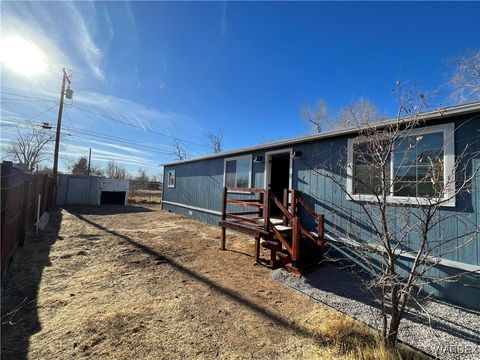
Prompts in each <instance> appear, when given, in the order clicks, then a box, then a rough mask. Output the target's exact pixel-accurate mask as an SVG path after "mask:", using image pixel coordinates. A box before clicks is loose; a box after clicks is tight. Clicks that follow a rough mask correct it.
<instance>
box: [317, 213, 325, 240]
mask: <svg viewBox="0 0 480 360" xmlns="http://www.w3.org/2000/svg"><path fill="white" fill-rule="evenodd" d="M324 220H325V219H324V215H323V214H319V215H318V225H317V234H318V242H319V244H318V245H320V246H323V245H324V244H325V224H324Z"/></svg>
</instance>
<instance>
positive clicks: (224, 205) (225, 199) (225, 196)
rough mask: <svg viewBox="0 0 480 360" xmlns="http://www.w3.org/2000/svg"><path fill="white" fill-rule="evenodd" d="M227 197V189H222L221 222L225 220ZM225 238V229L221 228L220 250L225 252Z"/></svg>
mask: <svg viewBox="0 0 480 360" xmlns="http://www.w3.org/2000/svg"><path fill="white" fill-rule="evenodd" d="M227 196H228V188H227V187H224V188H223V194H222V206H221V208H222V209H221V211H222V221H225V219H226V218H227V214H226V213H227ZM226 237H227V229H226V228H224V227H222V236H221V239H220V250H222V251H224V250H225V242H226Z"/></svg>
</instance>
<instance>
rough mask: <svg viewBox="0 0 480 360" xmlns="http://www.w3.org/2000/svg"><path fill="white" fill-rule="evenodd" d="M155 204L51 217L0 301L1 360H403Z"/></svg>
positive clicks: (20, 256) (246, 248)
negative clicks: (0, 316)
mask: <svg viewBox="0 0 480 360" xmlns="http://www.w3.org/2000/svg"><path fill="white" fill-rule="evenodd" d="M219 236H220V231H219V229H217V228H215V227H212V226H208V225H206V224H202V223H199V222H195V221H192V220H189V219H185V218H182V217H180V216H177V215H174V214H171V213H168V212H162V211H160V210H158V207H141V206H127V207H122V206H118V207H117V206H110V207H86V208H85V207H84V208H69V209H61V210H53V211H52V218H51V221H50V224H49V226H48V228H47V229H46V230H45V231H44V233H43V234H42V236H38V237H34V238H31V239H29V240H27V241H26V243H25V246H24V247H23V248H22V249H20V251H18V252H17V255H16V257H15V259H14V262H13V264H12V266H11V267H10V269H9V274H8V277H7V281H6V283H5V284H4V291H3V294H2V358H3V359H22V358H29V359H72V358H73V359H75V358H83V357H89V358H95V359H106V358H110V359H133V358H142V359H211V358H220V359H356V358H363V359H399V358H401V357H402V358H405V359H411V358H420V355H418V354H416V353H414V352H412V351H409V350H406V349H404V351H403V355H402V356H400V355H399V354H392V353H388V352H386V351H385V349H383V348H382V347H378V346H377V345H376V342H375V340H374V336H373V335H372V333H371V332H370V331H369V330H368V329H366V328H365V327H364V326H363V325H361V324H360V323H357V322H355V321H353V320H351V319H350V318H348V317H346V316H344V315H342V314H340V313H338V312H336V311H334V310H332V309H330V308H327V307H325V306H323V305H322V304H319V303H316V302H314V301H312V300H310V299H309V298H307V297H305V296H303V295H300V294H299V293H296V292H294V291H292V290H290V289H287V288H284V287H283V286H282V285H280V284H278V283H276V282H275V281H273V280H272V279H271V278H270V274H269V272H270V270H268V269H267V268H264V267H262V266H254V265H253V260H252V257H251V255H250V254H251V253H252V247H253V242H252V241H251V240H250V239H248V238H245V237H242V236H239V235H231V234H230V236H229V241H228V242H227V246H228V248H229V251H225V252H221V251H219V250H218V243H219V241H218V239H219Z"/></svg>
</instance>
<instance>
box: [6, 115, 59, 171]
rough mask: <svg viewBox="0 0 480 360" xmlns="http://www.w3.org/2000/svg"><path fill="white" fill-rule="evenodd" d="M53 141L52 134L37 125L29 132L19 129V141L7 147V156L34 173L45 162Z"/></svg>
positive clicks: (32, 125) (32, 126)
mask: <svg viewBox="0 0 480 360" xmlns="http://www.w3.org/2000/svg"><path fill="white" fill-rule="evenodd" d="M53 140H54V136H53V133H52V132H50V131H49V130H47V129H43V128H42V127H40V126H38V125H36V124H33V123H32V124H31V129H29V130H28V131H21V130H20V128H19V127H17V139H16V140H15V142H14V143H13V144H11V145H10V146H8V147H7V149H6V156H7V157H9V158H11V159H12V160H13V161H14V162H16V163H20V164H22V165H24V166H25V169H26V170H27V171H33V170H34V169H35V166H36V165H37V164H38V163H40V162H42V161H43V160H45V158H46V155H47V154H48V151H47V149H48V145H49V144H50V143H51V142H52V141H53Z"/></svg>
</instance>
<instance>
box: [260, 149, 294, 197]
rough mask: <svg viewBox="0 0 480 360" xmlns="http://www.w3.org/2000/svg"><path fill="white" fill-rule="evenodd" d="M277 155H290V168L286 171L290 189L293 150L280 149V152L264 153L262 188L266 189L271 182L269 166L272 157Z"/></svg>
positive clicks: (270, 168) (270, 167)
mask: <svg viewBox="0 0 480 360" xmlns="http://www.w3.org/2000/svg"><path fill="white" fill-rule="evenodd" d="M277 154H290V165H289V166H290V168H289V170H288V188H289V189H292V177H293V157H292V155H293V148H287V149H280V150H272V151H267V152H266V153H265V170H264V177H263V188H264V189H267V186H268V184H269V183H270V182H271V177H272V166H271V164H270V160H271V157H272V155H277Z"/></svg>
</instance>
